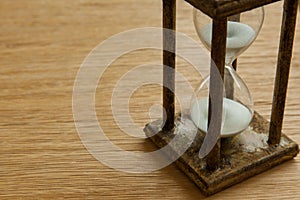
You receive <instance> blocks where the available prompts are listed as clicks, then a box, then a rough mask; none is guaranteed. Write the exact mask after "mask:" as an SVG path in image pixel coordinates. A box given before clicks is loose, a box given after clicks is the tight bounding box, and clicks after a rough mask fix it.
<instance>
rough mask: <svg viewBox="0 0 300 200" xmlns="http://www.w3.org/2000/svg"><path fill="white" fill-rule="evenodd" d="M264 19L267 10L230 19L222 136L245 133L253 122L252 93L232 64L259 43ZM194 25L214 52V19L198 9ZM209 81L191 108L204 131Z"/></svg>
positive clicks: (198, 93)
mask: <svg viewBox="0 0 300 200" xmlns="http://www.w3.org/2000/svg"><path fill="white" fill-rule="evenodd" d="M263 19H264V9H263V7H260V8H257V9H254V10H251V11H247V12H243V13H241V14H237V15H234V16H230V17H228V22H227V38H226V57H225V71H224V92H223V112H222V128H221V137H231V136H234V135H236V134H238V133H241V132H242V131H243V130H245V129H246V128H247V127H248V126H249V123H250V122H251V119H252V116H253V112H254V110H253V101H252V98H251V94H250V92H249V89H248V87H247V85H246V84H245V82H244V81H243V80H242V78H241V77H240V76H239V75H238V74H237V73H236V71H235V70H234V69H233V67H232V63H233V61H234V60H235V59H236V58H237V57H238V56H239V55H240V54H241V53H242V52H244V51H245V50H246V49H247V48H248V47H249V46H250V45H251V44H252V42H253V41H254V40H255V38H256V37H257V35H258V33H259V31H260V29H261V27H262V24H263ZM194 24H195V28H196V31H197V33H198V36H199V38H200V40H201V41H202V43H203V44H204V45H205V47H206V48H207V49H209V50H211V39H212V20H211V19H210V18H209V17H207V16H206V15H204V14H203V13H202V12H201V11H199V10H197V9H194ZM209 81H210V77H209V76H208V77H206V78H204V80H203V81H202V83H201V84H200V86H199V88H198V89H197V90H196V92H195V95H194V96H193V98H192V102H191V108H190V115H191V119H192V120H193V122H194V124H195V125H196V126H197V127H198V128H199V129H201V130H202V131H204V132H206V131H207V126H208V124H207V123H208V104H209V103H208V102H209V84H210V83H209ZM212 123H213V121H212Z"/></svg>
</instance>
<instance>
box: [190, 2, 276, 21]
mask: <svg viewBox="0 0 300 200" xmlns="http://www.w3.org/2000/svg"><path fill="white" fill-rule="evenodd" d="M185 1H186V2H188V3H190V4H191V5H193V6H194V7H195V8H197V9H199V10H201V11H202V12H204V13H205V14H207V15H208V16H210V17H212V18H218V17H227V16H230V15H234V14H238V13H241V12H244V11H247V10H251V9H253V8H257V7H260V6H263V5H266V4H270V3H273V2H276V1H279V0H185Z"/></svg>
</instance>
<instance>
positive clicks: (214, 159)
mask: <svg viewBox="0 0 300 200" xmlns="http://www.w3.org/2000/svg"><path fill="white" fill-rule="evenodd" d="M226 35H227V18H226V17H225V18H221V19H213V30H212V43H211V44H212V45H211V66H210V84H209V116H208V132H207V134H208V137H209V138H211V139H210V140H211V142H212V143H215V139H217V138H219V136H220V134H221V124H222V108H223V86H224V85H223V78H224V67H225V53H226ZM212 104H214V105H212ZM212 112H214V114H215V115H214V116H216V117H214V118H213V119H212ZM210 122H211V123H210ZM220 149H221V140H220V139H218V140H217V143H216V144H215V146H214V147H213V149H212V151H211V152H210V153H209V154H208V155H207V157H206V162H207V168H208V169H209V170H210V171H214V170H216V169H217V168H218V167H219V164H220V156H221V152H220Z"/></svg>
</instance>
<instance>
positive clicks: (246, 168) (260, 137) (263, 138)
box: [144, 113, 299, 196]
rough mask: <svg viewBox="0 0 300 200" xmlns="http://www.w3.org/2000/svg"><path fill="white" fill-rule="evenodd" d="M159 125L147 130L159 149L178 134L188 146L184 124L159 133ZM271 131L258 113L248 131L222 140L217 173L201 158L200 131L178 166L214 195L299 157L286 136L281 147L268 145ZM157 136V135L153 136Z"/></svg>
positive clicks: (174, 149) (171, 151)
mask: <svg viewBox="0 0 300 200" xmlns="http://www.w3.org/2000/svg"><path fill="white" fill-rule="evenodd" d="M176 121H177V122H179V121H180V117H177V118H176V119H175V123H176ZM160 124H161V121H159V120H158V121H155V122H152V123H150V124H147V125H146V127H145V129H144V131H145V133H146V135H147V136H148V137H149V138H150V139H151V140H152V142H153V143H154V144H155V145H156V146H158V147H159V148H162V147H163V146H165V145H166V144H168V143H169V142H170V141H171V140H172V138H173V137H174V132H175V131H176V134H177V135H178V134H180V137H182V138H180V139H179V141H182V142H184V143H186V142H187V140H188V139H189V138H187V137H186V135H188V134H189V133H188V130H189V129H188V127H181V126H184V124H181V126H177V127H175V129H174V130H173V131H160V132H158V130H160V129H161V127H160ZM180 127H181V128H180ZM176 129H177V130H176ZM268 129H269V122H268V121H267V120H265V119H264V118H263V117H262V116H260V115H259V114H258V113H255V114H254V117H253V120H252V122H251V124H250V128H249V130H246V131H244V132H243V133H241V134H240V135H238V136H236V137H234V138H232V139H224V140H223V141H222V147H221V166H220V168H219V169H218V170H216V171H214V172H210V171H208V170H206V168H205V161H204V160H202V159H200V158H199V157H198V152H199V149H200V146H201V144H202V142H203V139H204V136H205V134H204V133H202V132H201V131H200V130H198V133H197V134H196V137H195V138H194V140H193V141H192V142H193V143H192V145H191V146H190V147H189V148H188V150H187V151H186V152H185V153H184V154H183V155H182V156H181V157H180V158H179V159H177V160H176V161H175V163H176V164H177V166H178V167H179V169H181V170H182V171H183V172H184V173H185V174H186V175H187V176H188V177H189V178H190V179H191V180H192V181H193V182H194V183H195V184H196V185H197V186H198V187H199V188H200V189H201V191H202V192H203V193H204V194H205V195H207V196H208V195H212V194H214V193H217V192H219V191H221V190H224V189H226V188H228V187H230V186H232V185H234V184H237V183H239V182H241V181H243V180H245V179H248V178H249V177H252V176H254V175H256V174H259V173H261V172H263V171H266V170H268V169H270V168H271V167H274V166H276V165H278V164H280V163H283V162H284V161H287V160H290V159H292V158H293V157H295V156H296V155H297V153H298V151H299V148H298V145H297V144H296V143H295V142H294V141H292V140H291V139H290V138H288V137H287V136H286V135H284V134H282V136H281V142H280V144H279V145H277V146H269V145H268V144H267V138H268V132H269V130H268ZM191 131H192V130H191ZM157 132H158V133H157ZM154 133H157V134H155V135H153V134H154ZM245 141H246V142H245ZM251 141H252V142H251ZM180 145H181V144H180V143H179V144H176V146H171V148H169V149H168V152H164V153H165V154H166V156H167V157H169V158H172V157H173V156H174V155H177V152H178V149H180ZM182 145H184V144H182Z"/></svg>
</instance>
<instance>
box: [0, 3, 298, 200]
mask: <svg viewBox="0 0 300 200" xmlns="http://www.w3.org/2000/svg"><path fill="white" fill-rule="evenodd" d="M281 7H282V3H281V2H279V3H275V4H272V5H268V6H266V7H265V10H266V17H265V23H264V26H263V28H262V30H261V33H260V35H259V36H258V38H257V40H256V42H255V43H254V44H253V45H252V46H251V47H250V48H249V49H248V50H247V51H246V52H245V53H244V54H243V55H242V56H241V57H240V59H239V66H238V72H239V74H240V75H241V76H242V78H243V79H244V80H245V82H246V83H247V84H248V86H249V89H250V91H251V93H252V96H253V99H254V103H255V109H256V111H258V112H259V113H260V114H261V115H263V116H264V117H265V118H267V119H269V117H270V110H271V101H272V90H273V83H274V73H275V66H276V58H277V50H278V42H279V32H280V31H279V29H280V24H281V10H282V9H281ZM0 26H1V28H0V57H1V58H0V64H1V68H0V91H1V93H0V96H1V97H0V113H1V114H0V138H1V140H0V152H1V153H0V199H60V198H61V199H62V198H73V199H173V200H174V199H204V198H205V197H204V196H203V195H202V194H201V192H200V191H199V190H198V189H197V188H196V186H195V185H194V184H193V183H192V182H191V181H189V180H188V178H187V177H186V176H185V175H184V174H183V173H181V172H180V171H179V170H178V168H177V167H176V166H174V165H169V166H168V167H165V168H163V169H160V170H157V171H154V172H152V173H140V174H132V173H125V172H119V171H117V170H115V169H112V168H110V167H108V166H106V165H104V164H102V163H101V162H99V161H98V160H96V159H95V158H94V157H93V156H92V155H91V154H89V152H88V151H87V150H86V148H85V147H84V145H83V144H82V143H81V141H80V138H79V135H78V133H77V131H76V128H75V124H74V119H73V113H72V91H73V84H74V81H75V78H76V74H77V71H78V70H79V68H80V65H81V63H82V62H83V60H84V58H85V57H86V56H87V55H88V54H89V52H90V51H91V50H92V49H93V48H94V47H96V46H97V45H98V44H99V43H100V42H103V41H104V40H106V39H108V38H109V37H110V36H112V35H114V34H117V33H120V32H122V31H126V30H129V29H133V28H142V27H160V26H161V1H159V0H157V1H138V0H110V1H101V0H65V1H59V0H26V1H24V0H14V1H11V0H1V2H0ZM177 28H178V30H179V31H180V32H183V33H185V34H186V35H188V36H190V37H191V38H193V39H195V40H196V41H198V42H199V39H198V38H197V35H196V32H195V30H194V27H193V22H192V7H191V6H190V5H189V4H187V3H186V2H184V1H178V5H177ZM299 33H300V29H299V28H298V27H297V32H296V37H295V45H294V54H293V60H292V68H291V74H290V82H289V88H288V96H287V101H286V110H285V118H284V127H283V132H285V133H286V134H287V135H288V136H289V137H291V138H292V139H294V140H295V141H296V142H297V143H300V134H299V129H300V88H299V85H300V42H299V41H300V34H299ZM120 42H122V41H120ZM160 62H161V54H160V52H159V51H154V50H149V49H148V50H144V51H134V52H131V53H127V54H126V55H123V56H121V57H120V58H118V59H116V60H115V61H114V62H113V63H112V64H111V66H109V68H108V70H107V71H105V73H104V74H103V77H102V78H101V81H100V82H99V85H98V88H97V91H96V94H95V102H96V111H97V116H98V120H99V123H100V124H101V127H102V128H103V130H104V132H105V134H106V135H107V136H108V137H109V138H110V139H111V140H112V141H113V142H114V143H115V144H116V145H118V146H120V147H121V148H123V149H125V150H128V151H129V150H131V151H153V150H155V147H154V145H153V144H152V143H151V142H150V141H148V140H145V139H142V138H134V137H130V136H128V135H126V133H124V132H122V131H121V130H120V128H119V127H118V125H117V124H116V123H115V121H114V119H113V116H112V111H111V107H110V105H111V98H112V92H113V88H114V86H115V84H116V83H117V81H118V80H119V79H120V78H121V77H122V76H123V75H124V74H125V73H126V72H127V71H129V70H130V69H132V68H133V67H135V66H138V65H142V64H147V63H148V64H149V63H152V64H153V63H160ZM177 62H178V70H179V71H180V72H181V73H182V74H183V75H184V76H185V77H186V78H187V80H188V81H189V82H190V83H191V84H192V85H193V87H196V86H197V84H199V77H198V76H196V75H195V74H196V73H194V71H193V69H192V68H191V67H189V66H188V64H187V63H186V62H185V61H184V60H183V59H177ZM143 75H145V74H143V73H141V74H140V77H142V76H143ZM148 76H161V75H159V73H156V72H154V73H153V74H148ZM137 78H138V77H137ZM179 84H180V83H179ZM125 100H126V101H127V100H128V99H125ZM117 101H120V102H122V101H124V99H123V100H122V99H117ZM159 103H161V90H160V88H159V87H158V86H153V85H152V86H151V85H148V86H143V87H140V88H139V89H138V90H136V91H135V92H134V93H133V94H132V96H131V98H130V100H129V108H130V115H131V117H132V118H133V120H134V122H135V123H136V125H137V126H139V127H143V125H144V124H145V123H147V122H149V120H150V119H149V115H148V112H149V109H150V108H151V106H152V105H153V104H159ZM178 110H179V109H178V108H177V111H178ZM130 126H131V125H130V124H128V127H130ZM138 134H140V135H143V132H142V131H141V132H140V133H138ZM299 171H300V159H299V157H296V158H295V159H294V160H292V161H289V162H286V163H284V164H282V165H280V166H277V167H275V168H273V169H271V170H269V171H267V172H265V173H262V174H260V175H258V176H255V177H253V178H250V179H248V180H246V181H244V182H243V183H240V184H238V185H236V186H233V187H231V188H229V189H227V190H225V191H223V192H220V193H218V194H216V195H213V196H211V197H208V198H207V199H284V198H288V199H299V198H300V190H299V186H300V174H299Z"/></svg>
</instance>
